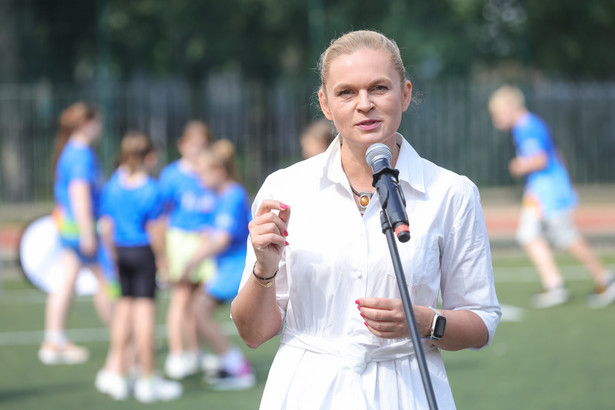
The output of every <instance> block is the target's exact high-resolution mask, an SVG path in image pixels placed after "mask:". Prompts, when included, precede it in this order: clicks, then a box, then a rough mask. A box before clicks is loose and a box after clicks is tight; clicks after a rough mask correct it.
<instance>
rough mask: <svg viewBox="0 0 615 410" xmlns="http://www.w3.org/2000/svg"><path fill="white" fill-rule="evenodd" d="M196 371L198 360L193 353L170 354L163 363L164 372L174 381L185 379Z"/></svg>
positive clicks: (197, 369)
mask: <svg viewBox="0 0 615 410" xmlns="http://www.w3.org/2000/svg"><path fill="white" fill-rule="evenodd" d="M198 371H199V359H198V356H197V355H196V354H194V353H181V354H170V355H168V356H167V359H166V360H165V363H164V372H165V373H166V375H167V376H169V377H170V378H171V379H175V380H181V379H185V378H186V377H188V376H192V375H195V374H197V373H198Z"/></svg>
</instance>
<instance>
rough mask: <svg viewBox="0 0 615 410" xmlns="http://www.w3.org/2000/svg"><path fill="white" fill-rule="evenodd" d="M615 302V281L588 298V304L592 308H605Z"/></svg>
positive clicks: (598, 289)
mask: <svg viewBox="0 0 615 410" xmlns="http://www.w3.org/2000/svg"><path fill="white" fill-rule="evenodd" d="M613 301H615V279H612V280H611V281H610V282H609V283H608V284H607V285H606V286H601V287H599V288H597V289H596V291H595V292H594V293H592V294H590V295H589V296H588V297H587V304H588V305H589V307H592V308H603V307H606V306H608V305H609V304H611V303H612V302H613Z"/></svg>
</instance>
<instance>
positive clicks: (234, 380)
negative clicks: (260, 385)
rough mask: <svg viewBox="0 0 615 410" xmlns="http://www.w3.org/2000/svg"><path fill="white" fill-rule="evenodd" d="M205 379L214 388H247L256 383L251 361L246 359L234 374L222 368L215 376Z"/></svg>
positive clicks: (222, 389)
mask: <svg viewBox="0 0 615 410" xmlns="http://www.w3.org/2000/svg"><path fill="white" fill-rule="evenodd" d="M205 381H206V382H207V383H209V384H210V385H211V388H212V389H213V390H218V391H225V390H245V389H250V388H252V387H254V386H255V385H256V376H254V371H253V370H252V366H250V363H249V362H248V361H247V360H244V362H243V365H242V367H241V369H240V370H239V372H237V373H235V374H233V373H231V372H229V371H227V370H224V369H222V370H219V371H218V373H217V374H216V375H215V376H213V377H207V376H206V378H205Z"/></svg>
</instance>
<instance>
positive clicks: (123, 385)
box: [94, 370, 130, 400]
mask: <svg viewBox="0 0 615 410" xmlns="http://www.w3.org/2000/svg"><path fill="white" fill-rule="evenodd" d="M94 386H95V387H96V390H98V391H99V392H101V393H104V394H108V395H109V396H111V397H112V398H113V399H115V400H126V399H128V396H130V386H129V384H128V380H127V379H126V378H125V377H123V376H121V375H119V374H117V373H113V372H108V371H106V370H100V371H99V372H98V373H96V380H95V381H94Z"/></svg>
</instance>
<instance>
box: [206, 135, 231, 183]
mask: <svg viewBox="0 0 615 410" xmlns="http://www.w3.org/2000/svg"><path fill="white" fill-rule="evenodd" d="M206 155H207V158H208V159H209V161H210V164H211V165H212V166H214V167H217V168H224V170H225V171H226V174H227V175H228V178H229V179H231V180H233V181H238V180H239V179H238V178H239V176H238V175H239V174H238V172H237V165H236V161H235V145H234V144H233V143H232V142H231V141H229V140H227V139H221V140H217V141H216V142H214V143H213V144H212V145H211V147H210V148H209V150H207V151H206Z"/></svg>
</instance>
